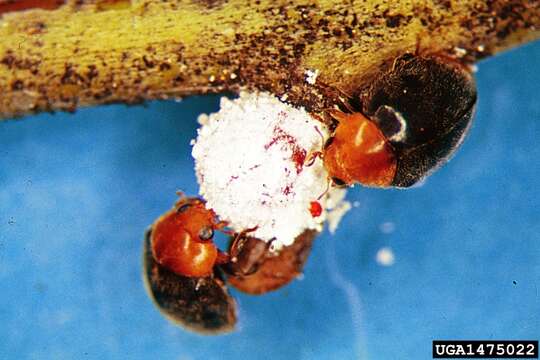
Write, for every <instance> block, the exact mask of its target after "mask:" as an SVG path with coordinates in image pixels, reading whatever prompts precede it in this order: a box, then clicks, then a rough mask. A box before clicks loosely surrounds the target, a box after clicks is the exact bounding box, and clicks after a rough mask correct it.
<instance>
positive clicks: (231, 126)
mask: <svg viewBox="0 0 540 360" xmlns="http://www.w3.org/2000/svg"><path fill="white" fill-rule="evenodd" d="M199 122H200V124H201V127H200V129H199V130H198V136H197V139H196V140H194V141H193V151H192V154H193V157H194V158H195V170H196V174H197V179H198V182H199V185H200V195H201V196H202V197H203V198H204V199H205V200H206V201H207V203H206V206H207V208H209V209H213V210H214V211H215V212H216V214H217V215H218V216H219V217H220V219H221V220H225V221H228V222H229V226H230V227H232V228H233V229H234V230H235V231H238V232H239V231H242V230H245V229H250V228H254V227H257V229H256V230H255V231H254V232H252V233H250V235H252V236H255V237H257V238H260V239H262V240H265V241H270V240H274V241H273V242H272V246H273V247H274V248H276V249H279V248H280V247H282V246H284V245H285V246H286V245H290V244H292V243H293V242H294V239H295V238H296V237H297V236H298V235H299V234H301V233H302V232H303V231H304V230H306V229H316V230H321V229H322V224H323V223H324V221H325V220H326V219H327V218H329V216H330V217H331V218H332V220H333V222H334V223H335V221H336V216H335V215H336V214H338V213H339V215H340V216H341V215H342V214H343V213H344V212H345V211H346V209H348V206H347V205H348V203H347V202H345V201H344V200H343V196H344V192H345V190H342V189H336V188H330V191H328V193H327V194H326V195H325V196H323V197H322V198H321V199H320V200H319V201H318V202H319V204H320V205H321V206H322V213H321V215H320V216H313V214H312V213H311V212H310V207H311V206H312V202H315V201H317V198H318V197H319V196H320V195H321V194H323V193H324V192H325V190H326V189H327V181H328V180H327V178H328V175H327V172H326V170H325V168H324V166H323V163H322V161H321V160H320V159H317V160H316V161H315V162H313V164H311V165H310V166H308V165H306V163H305V162H306V159H308V157H309V155H310V154H311V153H313V152H316V151H320V150H321V149H322V145H323V144H322V143H323V141H324V140H323V139H326V138H327V137H328V130H327V129H326V127H325V126H324V125H323V124H321V123H320V122H319V121H317V120H315V119H313V118H312V117H311V116H310V115H309V114H308V113H307V112H306V111H305V110H304V109H302V108H295V107H293V106H291V105H288V104H285V103H283V102H281V101H280V100H279V99H277V98H276V97H275V96H273V95H271V94H267V93H241V94H240V97H239V98H238V99H235V100H229V99H227V98H222V99H221V109H220V111H219V112H217V113H214V114H210V115H201V116H200V117H199ZM315 206H316V205H315ZM344 210H345V211H344ZM333 211H334V216H331V213H332V212H333ZM340 216H339V217H340ZM338 220H339V219H338Z"/></svg>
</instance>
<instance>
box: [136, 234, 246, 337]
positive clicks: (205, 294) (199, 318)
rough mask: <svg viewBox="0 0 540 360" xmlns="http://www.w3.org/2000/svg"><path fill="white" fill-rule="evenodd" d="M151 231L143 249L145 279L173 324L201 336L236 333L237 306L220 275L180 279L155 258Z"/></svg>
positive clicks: (161, 309)
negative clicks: (151, 243) (151, 242)
mask: <svg viewBox="0 0 540 360" xmlns="http://www.w3.org/2000/svg"><path fill="white" fill-rule="evenodd" d="M150 237H151V229H150V230H148V231H147V232H146V235H145V240H144V249H143V278H144V282H145V285H146V289H147V291H148V294H149V295H150V297H151V298H152V300H153V301H154V303H155V304H156V305H157V307H158V309H159V310H160V311H161V312H162V313H163V314H164V315H165V316H166V317H167V318H168V319H169V320H171V321H172V322H174V323H177V324H179V325H181V326H183V327H185V328H186V329H188V330H191V331H194V332H197V333H201V334H217V333H224V332H230V331H233V330H234V327H235V324H236V304H235V302H234V299H233V298H232V297H231V296H230V295H229V293H228V291H227V288H226V286H225V284H224V281H223V280H222V279H220V278H219V276H217V274H214V275H211V276H208V277H199V278H197V277H187V276H181V275H177V274H175V273H173V272H172V271H169V270H167V269H166V268H165V267H163V266H161V265H159V264H158V263H157V262H156V261H155V260H154V257H153V256H152V250H151V246H150Z"/></svg>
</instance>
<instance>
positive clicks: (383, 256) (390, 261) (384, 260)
mask: <svg viewBox="0 0 540 360" xmlns="http://www.w3.org/2000/svg"><path fill="white" fill-rule="evenodd" d="M375 259H376V260H377V263H378V264H379V265H382V266H392V265H394V262H395V260H396V258H395V256H394V252H393V251H392V249H391V248H389V247H383V248H380V249H379V251H377V256H376V257H375Z"/></svg>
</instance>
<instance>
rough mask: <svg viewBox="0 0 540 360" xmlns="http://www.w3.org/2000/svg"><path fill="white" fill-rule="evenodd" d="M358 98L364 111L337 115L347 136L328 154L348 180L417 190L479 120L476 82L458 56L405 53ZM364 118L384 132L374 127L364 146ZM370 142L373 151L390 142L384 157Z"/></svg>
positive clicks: (339, 177) (331, 166)
mask: <svg viewBox="0 0 540 360" xmlns="http://www.w3.org/2000/svg"><path fill="white" fill-rule="evenodd" d="M358 99H359V102H360V103H361V114H345V113H341V115H339V114H338V115H336V114H332V116H334V117H335V118H336V119H337V120H338V121H339V124H338V125H337V128H336V131H335V136H336V137H339V139H338V138H336V139H333V140H332V141H331V142H329V144H328V146H327V147H326V148H325V149H324V152H323V158H325V163H326V164H328V165H327V170H329V173H330V176H331V177H333V178H335V179H336V182H338V183H339V182H341V183H344V184H352V183H355V182H360V183H362V184H364V185H367V186H382V187H385V186H394V187H409V186H411V185H414V184H415V183H417V182H418V181H420V180H422V179H423V178H424V177H426V176H427V175H429V174H430V173H431V172H432V171H434V170H435V169H436V168H438V167H439V166H441V165H442V164H444V163H445V162H446V161H447V160H448V159H449V158H450V157H451V156H452V154H453V153H454V152H455V150H456V149H457V148H458V147H459V145H460V144H461V142H462V140H463V138H464V137H465V135H466V133H467V130H468V129H469V127H470V124H471V122H472V118H473V114H474V109H475V104H476V86H475V83H474V79H473V78H472V75H471V73H470V72H469V70H468V69H467V68H466V67H464V66H463V65H461V64H459V63H457V62H455V61H453V60H451V59H448V58H445V57H440V56H420V55H413V54H405V55H402V56H400V57H398V58H396V59H395V61H394V63H393V65H392V66H391V67H390V68H389V69H388V70H386V71H383V72H381V74H379V75H378V76H377V77H376V78H375V79H374V80H373V81H372V82H371V83H370V84H369V85H368V86H367V87H365V88H362V89H361V90H360V91H359V95H358ZM362 115H363V116H364V119H362V121H363V122H364V123H366V124H368V125H365V126H364V127H365V128H366V129H371V128H376V129H377V130H378V131H379V132H380V133H379V134H377V130H372V131H371V137H368V138H367V140H366V141H367V142H366V143H365V144H364V145H363V146H364V148H362V146H358V145H356V146H355V144H358V143H359V140H358V139H359V137H361V136H359V134H360V132H361V131H359V130H358V129H359V127H358V125H352V124H351V123H354V122H358V121H359V120H358V117H359V116H362ZM355 127H356V128H355ZM336 140H338V141H336ZM370 141H371V142H372V145H371V149H372V150H373V149H374V148H376V146H374V145H373V144H376V143H377V142H378V143H380V144H381V146H382V149H383V151H380V152H379V155H380V156H379V157H378V158H376V157H373V152H369V150H368V151H366V149H365V148H366V147H367V148H369V147H370V146H368V145H369V142H370ZM355 147H356V148H357V149H358V150H354V149H355ZM353 150H354V151H356V153H354V154H353V153H351V154H346V153H347V152H351V151H353ZM366 156H367V157H370V159H368V158H366ZM393 162H395V169H393V165H392V163H393ZM366 164H367V165H366ZM360 168H364V171H358V169H360ZM339 169H341V171H337V170H339ZM355 169H356V171H355ZM381 169H382V170H381ZM356 172H358V173H360V172H363V174H356ZM392 172H393V173H392ZM389 177H390V179H389Z"/></svg>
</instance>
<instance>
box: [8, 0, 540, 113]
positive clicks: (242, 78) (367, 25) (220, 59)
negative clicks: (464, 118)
mask: <svg viewBox="0 0 540 360" xmlns="http://www.w3.org/2000/svg"><path fill="white" fill-rule="evenodd" d="M17 3H18V4H17ZM38 3H40V2H38V1H32V0H30V1H29V0H19V1H10V0H1V1H0V39H1V40H0V118H11V117H14V116H20V115H24V114H27V113H32V112H39V111H54V110H74V109H76V108H77V107H79V106H89V105H95V104H104V103H111V102H125V103H136V102H140V101H144V100H148V99H166V98H170V97H183V96H187V95H191V94H202V93H209V92H219V91H237V90H238V89H239V88H241V87H246V88H257V89H262V90H268V91H271V92H273V93H274V94H277V95H279V96H282V95H286V96H287V98H288V101H290V102H292V103H293V104H296V105H304V106H306V108H308V110H312V111H319V110H321V109H323V108H325V107H328V106H330V105H333V104H334V103H335V102H336V96H337V92H336V91H335V88H339V89H340V90H342V91H344V92H346V93H349V94H354V93H355V92H356V90H357V88H358V87H359V86H360V85H363V84H365V83H366V82H367V81H369V80H370V79H371V78H372V76H373V75H374V74H375V73H376V72H377V71H378V69H380V67H381V65H383V64H388V63H390V62H391V60H392V59H393V58H394V57H395V56H396V55H399V54H401V53H403V52H407V51H415V50H416V49H417V45H419V50H420V51H421V52H444V53H448V54H452V55H455V56H458V57H462V58H463V60H464V61H469V62H473V61H476V60H478V59H481V58H483V57H485V56H489V55H491V54H494V53H496V52H498V51H500V50H503V49H506V48H508V47H511V46H515V45H517V44H520V43H523V42H525V41H530V40H532V39H536V38H538V36H539V34H540V15H539V13H540V6H539V1H538V0H510V1H509V0H491V1H479V0H466V1H450V0H426V1H406V0H402V1H389V0H361V1H359V0H357V1H354V0H320V1H317V2H314V1H308V0H295V1H284V0H254V1H253V0H247V1H246V0H165V1H143V0H132V1H129V0H123V1H118V0H115V1H113V0H94V1H87V0H69V1H67V3H66V4H62V2H58V1H45V2H42V3H41V4H42V5H41V7H42V9H36V8H35V7H36V4H38ZM24 9H26V11H21V10H24ZM307 70H314V71H315V70H316V71H318V72H319V77H318V81H317V83H316V84H315V86H313V85H310V84H309V83H307V82H306V81H305V72H306V71H307Z"/></svg>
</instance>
